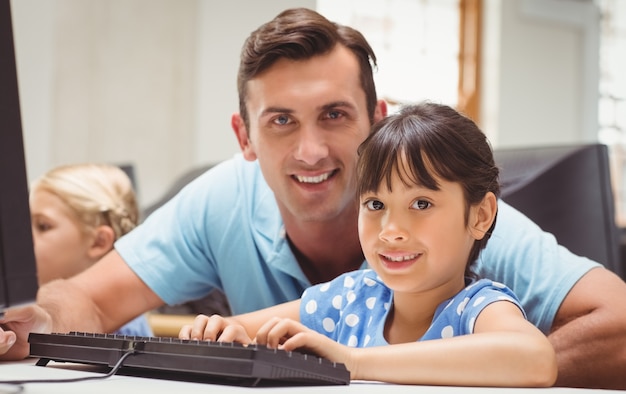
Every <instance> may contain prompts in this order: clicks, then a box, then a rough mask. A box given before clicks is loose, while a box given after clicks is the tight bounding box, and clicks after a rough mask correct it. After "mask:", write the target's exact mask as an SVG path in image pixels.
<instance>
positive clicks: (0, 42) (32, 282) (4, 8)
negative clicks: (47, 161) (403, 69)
mask: <svg viewBox="0 0 626 394" xmlns="http://www.w3.org/2000/svg"><path fill="white" fill-rule="evenodd" d="M36 292H37V271H36V265H35V255H34V251H33V238H32V233H31V227H30V211H29V208H28V182H27V178H26V164H25V160H24V143H23V140H22V125H21V117H20V104H19V96H18V86H17V72H16V65H15V49H14V45H13V31H12V23H11V8H10V0H0V314H1V313H2V311H4V309H6V308H7V307H9V306H14V305H19V304H24V303H28V302H32V301H33V300H34V299H35V295H36Z"/></svg>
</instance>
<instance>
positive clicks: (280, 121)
mask: <svg viewBox="0 0 626 394" xmlns="http://www.w3.org/2000/svg"><path fill="white" fill-rule="evenodd" d="M274 123H276V124H279V125H286V124H289V116H287V115H280V116H277V117H276V119H274Z"/></svg>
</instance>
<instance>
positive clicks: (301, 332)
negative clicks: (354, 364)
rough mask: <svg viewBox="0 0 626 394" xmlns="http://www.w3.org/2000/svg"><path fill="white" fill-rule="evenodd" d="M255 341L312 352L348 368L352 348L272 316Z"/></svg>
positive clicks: (292, 321) (297, 324) (289, 321)
mask: <svg viewBox="0 0 626 394" xmlns="http://www.w3.org/2000/svg"><path fill="white" fill-rule="evenodd" d="M256 343H257V344H260V345H266V346H267V347H269V348H278V349H283V350H286V351H294V350H297V351H300V352H303V353H313V354H315V355H317V356H319V357H323V358H326V359H328V360H330V361H334V362H337V363H343V364H345V365H346V368H348V370H351V369H350V364H351V359H352V357H353V354H352V353H353V352H354V350H355V349H354V348H351V347H348V346H345V345H341V344H339V343H337V342H335V341H333V340H332V339H330V338H328V337H326V336H324V335H322V334H320V333H318V332H316V331H313V330H311V329H309V328H307V327H306V326H304V325H303V324H302V323H300V322H297V321H295V320H292V319H287V318H278V317H275V318H272V319H270V320H269V321H268V322H267V323H265V324H264V325H263V326H262V327H261V328H260V329H259V331H258V332H257V334H256Z"/></svg>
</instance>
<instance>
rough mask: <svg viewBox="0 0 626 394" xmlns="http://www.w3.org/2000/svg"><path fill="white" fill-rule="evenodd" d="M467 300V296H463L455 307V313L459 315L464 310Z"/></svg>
mask: <svg viewBox="0 0 626 394" xmlns="http://www.w3.org/2000/svg"><path fill="white" fill-rule="evenodd" d="M468 302H469V298H467V297H465V298H464V299H463V301H462V302H461V303H460V304H459V305H458V306H457V307H456V313H457V315H460V314H461V313H463V311H464V310H465V306H466V305H467V303H468Z"/></svg>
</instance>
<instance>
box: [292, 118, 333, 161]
mask: <svg viewBox="0 0 626 394" xmlns="http://www.w3.org/2000/svg"><path fill="white" fill-rule="evenodd" d="M328 153H329V152H328V145H327V143H326V138H325V137H324V136H323V133H322V132H321V131H320V130H317V129H316V128H315V127H306V128H302V129H301V130H300V133H299V134H298V142H297V146H296V151H295V153H294V156H295V158H296V159H297V160H300V161H302V162H304V163H306V164H309V165H314V164H316V163H318V162H319V161H320V160H322V159H324V158H326V157H327V156H328Z"/></svg>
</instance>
